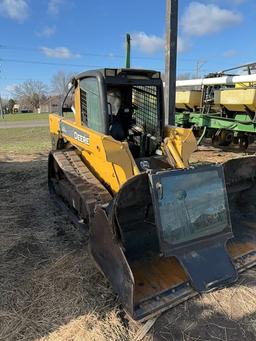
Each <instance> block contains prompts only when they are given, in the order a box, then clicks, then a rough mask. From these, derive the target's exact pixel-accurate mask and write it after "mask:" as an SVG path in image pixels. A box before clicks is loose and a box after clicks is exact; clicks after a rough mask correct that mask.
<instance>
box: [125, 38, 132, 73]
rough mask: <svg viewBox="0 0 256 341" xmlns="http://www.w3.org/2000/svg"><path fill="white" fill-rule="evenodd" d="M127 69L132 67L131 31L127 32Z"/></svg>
mask: <svg viewBox="0 0 256 341" xmlns="http://www.w3.org/2000/svg"><path fill="white" fill-rule="evenodd" d="M125 67H126V69H130V67H131V36H130V34H129V33H126V60H125Z"/></svg>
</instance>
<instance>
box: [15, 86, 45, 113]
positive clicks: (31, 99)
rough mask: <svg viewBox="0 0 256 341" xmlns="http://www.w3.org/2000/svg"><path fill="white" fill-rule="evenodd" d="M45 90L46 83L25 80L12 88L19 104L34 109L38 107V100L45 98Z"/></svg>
mask: <svg viewBox="0 0 256 341" xmlns="http://www.w3.org/2000/svg"><path fill="white" fill-rule="evenodd" d="M47 91H48V88H47V85H46V84H44V83H43V82H41V81H34V80H27V81H25V82H24V83H22V84H19V85H16V86H15V87H14V89H13V94H14V96H15V98H16V99H17V100H18V101H19V103H20V104H21V106H26V107H27V108H28V109H32V110H36V109H38V108H39V105H40V101H41V100H42V99H44V98H45V96H46V94H47Z"/></svg>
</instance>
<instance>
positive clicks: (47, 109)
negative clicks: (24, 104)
mask: <svg viewBox="0 0 256 341" xmlns="http://www.w3.org/2000/svg"><path fill="white" fill-rule="evenodd" d="M60 107H61V96H51V97H49V98H47V99H46V100H44V101H42V102H41V103H40V105H39V108H38V113H39V114H40V113H51V112H59V111H60Z"/></svg>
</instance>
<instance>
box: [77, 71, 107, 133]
mask: <svg viewBox="0 0 256 341" xmlns="http://www.w3.org/2000/svg"><path fill="white" fill-rule="evenodd" d="M80 100H81V120H82V122H83V123H84V124H85V125H86V126H87V127H88V128H90V129H93V130H95V131H98V132H104V124H103V115H102V113H101V105H100V95H99V87H98V83H97V80H96V78H93V77H88V78H84V79H82V80H80Z"/></svg>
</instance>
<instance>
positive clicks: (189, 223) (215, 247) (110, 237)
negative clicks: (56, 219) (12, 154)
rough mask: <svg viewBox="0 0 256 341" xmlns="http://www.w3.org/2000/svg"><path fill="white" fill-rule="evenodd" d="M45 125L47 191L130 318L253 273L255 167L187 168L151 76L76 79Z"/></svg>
mask: <svg viewBox="0 0 256 341" xmlns="http://www.w3.org/2000/svg"><path fill="white" fill-rule="evenodd" d="M71 102H72V103H71ZM71 104H72V112H73V114H70V113H68V114H67V111H71V109H70V108H71ZM49 120H50V132H51V139H52V152H51V153H50V155H49V186H50V190H51V191H52V192H54V193H55V194H57V195H58V196H60V197H61V198H62V199H63V200H64V201H65V202H66V204H67V205H68V206H69V208H70V210H73V211H75V212H76V214H77V216H78V217H79V219H80V220H83V221H85V222H87V223H88V224H89V227H90V241H89V243H90V250H91V254H92V256H93V258H94V260H95V262H96V263H97V265H98V267H99V268H100V269H101V271H102V272H103V273H104V275H105V276H106V277H107V278H108V280H109V281H110V283H111V285H112V286H113V288H114V290H115V291H116V293H117V294H118V296H119V298H120V301H121V303H122V304H123V306H124V308H125V310H126V311H127V312H128V313H129V314H130V315H131V316H132V317H133V318H134V319H137V320H143V319H144V320H145V319H147V318H149V317H150V316H152V315H154V314H157V313H159V312H160V311H164V310H166V309H168V308H170V307H173V306H175V305H177V304H179V303H181V302H183V301H185V300H187V299H188V298H190V297H192V296H194V295H196V294H198V293H202V292H208V291H211V290H213V289H216V288H220V287H224V286H227V285H230V284H232V283H234V282H235V281H236V280H237V277H238V273H239V272H241V271H243V270H245V269H247V268H249V267H251V266H253V265H254V264H256V200H255V199H256V158H255V157H254V156H253V157H244V158H239V159H234V160H230V161H228V162H226V163H224V164H217V165H216V164H212V165H204V166H190V165H189V157H190V155H191V153H192V152H193V151H194V150H195V149H196V141H195V138H194V136H193V134H192V132H191V130H189V129H182V128H176V127H172V126H168V125H167V126H165V124H164V108H163V84H162V80H161V76H160V73H159V72H156V71H149V70H133V69H103V70H95V71H87V72H84V73H81V74H79V75H77V76H76V77H74V78H73V80H72V86H71V88H70V90H69V92H68V94H67V96H66V98H65V99H64V102H63V106H62V110H61V115H54V114H51V115H50V118H49Z"/></svg>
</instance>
